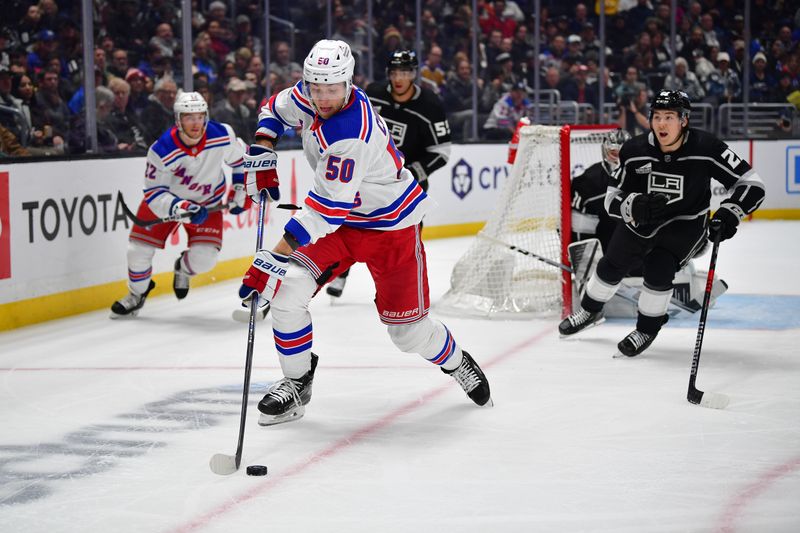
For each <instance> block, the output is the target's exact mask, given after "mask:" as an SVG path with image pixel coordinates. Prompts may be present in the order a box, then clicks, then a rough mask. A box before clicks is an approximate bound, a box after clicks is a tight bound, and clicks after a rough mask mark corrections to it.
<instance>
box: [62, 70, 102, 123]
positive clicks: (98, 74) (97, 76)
mask: <svg viewBox="0 0 800 533" xmlns="http://www.w3.org/2000/svg"><path fill="white" fill-rule="evenodd" d="M106 83H107V81H106V77H105V73H104V72H103V69H102V67H101V66H100V65H95V66H94V86H95V87H104V86H105V85H106ZM85 101H86V95H85V94H84V89H83V81H82V80H81V84H80V86H79V87H78V89H77V90H76V91H75V92H74V93H73V95H72V98H70V100H69V102H68V103H67V107H69V110H70V111H71V112H72V114H73V115H75V114H77V113H80V112H82V111H83V106H84V102H85Z"/></svg>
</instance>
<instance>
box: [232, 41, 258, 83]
mask: <svg viewBox="0 0 800 533" xmlns="http://www.w3.org/2000/svg"><path fill="white" fill-rule="evenodd" d="M252 58H253V51H252V50H250V49H249V48H245V47H241V48H238V49H237V50H236V52H235V53H234V54H233V63H234V65H235V68H236V77H237V78H239V79H244V74H245V72H247V67H248V66H250V60H251V59H252Z"/></svg>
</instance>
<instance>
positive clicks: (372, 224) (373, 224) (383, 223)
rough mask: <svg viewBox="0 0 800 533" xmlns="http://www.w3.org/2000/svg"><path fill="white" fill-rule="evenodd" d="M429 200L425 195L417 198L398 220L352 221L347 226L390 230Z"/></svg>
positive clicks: (401, 213) (399, 215)
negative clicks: (421, 203) (420, 204)
mask: <svg viewBox="0 0 800 533" xmlns="http://www.w3.org/2000/svg"><path fill="white" fill-rule="evenodd" d="M425 198H427V195H426V194H425V193H423V194H421V195H419V196H417V197H416V198H415V199H414V200H413V201H412V202H411V203H410V204H408V205H407V206H406V207H405V208H404V209H403V210H402V211H400V213H399V214H398V215H397V218H393V219H385V220H374V221H352V220H345V222H344V225H345V226H352V227H356V228H390V227H392V226H396V225H397V224H399V223H400V222H401V221H402V220H403V219H404V218H406V217H407V216H408V215H409V214H411V212H412V211H414V208H416V207H417V204H419V203H420V202H421V201H422V200H424V199H425Z"/></svg>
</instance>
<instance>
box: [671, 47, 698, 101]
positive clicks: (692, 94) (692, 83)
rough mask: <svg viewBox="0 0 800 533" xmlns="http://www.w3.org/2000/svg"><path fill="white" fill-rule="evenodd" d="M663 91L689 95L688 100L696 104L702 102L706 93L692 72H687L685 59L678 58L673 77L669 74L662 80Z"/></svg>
mask: <svg viewBox="0 0 800 533" xmlns="http://www.w3.org/2000/svg"><path fill="white" fill-rule="evenodd" d="M664 89H666V90H669V91H683V92H685V93H686V94H687V95H689V100H690V101H692V102H698V101H700V100H702V99H703V98H704V97H705V95H706V92H705V90H704V89H703V86H702V85H700V81H699V80H698V79H697V76H696V75H695V73H694V72H692V71H690V70H689V63H688V62H687V61H686V59H685V58H683V57H679V58H677V59H676V60H675V77H673V76H672V74H670V75H669V76H667V78H666V79H665V80H664Z"/></svg>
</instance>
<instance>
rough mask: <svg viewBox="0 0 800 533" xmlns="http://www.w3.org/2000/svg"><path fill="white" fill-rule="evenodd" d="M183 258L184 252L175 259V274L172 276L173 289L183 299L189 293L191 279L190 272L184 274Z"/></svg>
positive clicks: (179, 298)
mask: <svg viewBox="0 0 800 533" xmlns="http://www.w3.org/2000/svg"><path fill="white" fill-rule="evenodd" d="M181 259H183V254H181V256H180V257H178V259H176V260H175V274H174V276H173V278H172V290H173V291H174V292H175V296H177V297H178V300H183V299H184V298H186V295H187V294H189V280H190V279H191V277H190V276H189V274H184V273H183V271H182V270H181Z"/></svg>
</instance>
